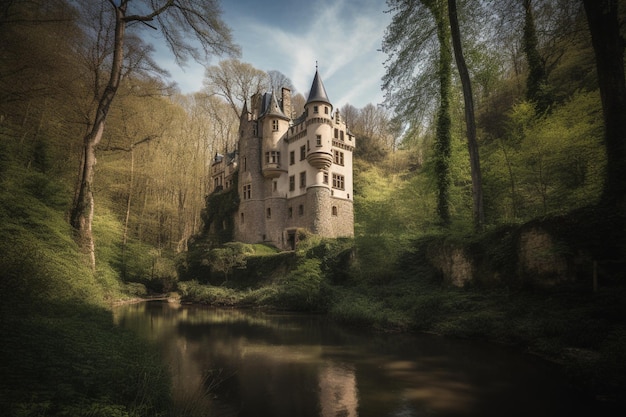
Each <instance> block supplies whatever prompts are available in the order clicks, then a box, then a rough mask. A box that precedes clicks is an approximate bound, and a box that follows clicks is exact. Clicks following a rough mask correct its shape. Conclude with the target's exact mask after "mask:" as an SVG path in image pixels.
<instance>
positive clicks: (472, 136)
mask: <svg viewBox="0 0 626 417" xmlns="http://www.w3.org/2000/svg"><path fill="white" fill-rule="evenodd" d="M448 17H449V19H450V30H451V33H452V44H453V46H454V57H455V60H456V66H457V68H458V70H459V75H460V78H461V84H462V87H463V99H464V100H465V124H466V129H467V132H466V133H467V147H468V150H469V156H470V167H471V175H472V200H473V218H474V228H475V229H476V230H477V231H480V230H482V228H483V224H484V223H485V211H484V207H483V186H482V175H481V172H480V155H479V152H478V139H477V136H476V118H475V116H474V95H473V93H472V83H471V80H470V76H469V71H468V70H467V64H466V63H465V57H464V56H463V49H462V47H461V31H460V29H459V20H458V17H457V11H456V0H448Z"/></svg>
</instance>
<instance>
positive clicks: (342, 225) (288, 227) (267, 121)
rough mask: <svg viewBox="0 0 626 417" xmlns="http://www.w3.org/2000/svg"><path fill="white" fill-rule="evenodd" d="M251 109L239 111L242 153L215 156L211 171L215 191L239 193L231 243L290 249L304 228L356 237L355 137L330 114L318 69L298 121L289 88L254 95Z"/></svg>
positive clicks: (325, 233) (331, 109)
mask: <svg viewBox="0 0 626 417" xmlns="http://www.w3.org/2000/svg"><path fill="white" fill-rule="evenodd" d="M250 104H251V108H250V110H248V106H247V103H245V104H244V107H243V110H242V112H241V118H240V124H239V143H238V149H237V151H236V152H232V153H230V154H228V153H227V154H226V155H219V154H217V155H216V156H215V159H214V161H213V164H212V166H211V184H212V191H219V190H228V189H230V188H232V187H234V186H235V185H236V186H237V188H238V193H239V207H238V209H237V211H236V212H235V214H234V215H233V218H232V227H233V238H234V240H236V241H239V242H246V243H258V242H266V243H271V244H273V245H275V246H276V247H278V248H281V249H286V250H291V249H294V248H295V245H296V241H297V236H298V234H297V231H298V230H302V229H304V230H307V231H309V232H311V233H314V234H317V235H320V236H323V237H331V238H335V237H351V236H353V235H354V210H353V198H354V194H353V189H352V153H353V151H354V147H355V138H354V135H352V134H351V133H350V132H349V130H348V128H347V127H346V124H345V122H344V121H343V120H342V119H341V116H340V114H339V111H338V110H336V111H334V112H333V105H332V104H331V102H330V100H329V99H328V95H327V94H326V89H325V88H324V84H323V83H322V79H321V78H320V75H319V73H318V71H317V69H316V71H315V77H314V78H313V83H312V85H311V90H310V91H309V96H308V99H307V101H306V103H305V105H304V113H303V114H302V115H300V116H298V117H296V118H293V116H292V106H291V91H290V90H289V89H287V88H283V89H282V91H281V92H280V97H277V95H276V94H275V93H274V92H272V93H265V94H255V95H253V96H252V97H251V103H250ZM235 176H236V178H235Z"/></svg>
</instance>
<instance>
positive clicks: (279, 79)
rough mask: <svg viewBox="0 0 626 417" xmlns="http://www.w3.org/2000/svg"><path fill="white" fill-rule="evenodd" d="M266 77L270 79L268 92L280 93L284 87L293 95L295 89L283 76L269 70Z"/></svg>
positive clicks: (278, 72)
mask: <svg viewBox="0 0 626 417" xmlns="http://www.w3.org/2000/svg"><path fill="white" fill-rule="evenodd" d="M267 75H268V77H270V90H271V91H274V92H275V93H280V90H281V89H282V88H283V87H285V88H288V89H290V90H291V92H292V93H295V89H296V88H295V87H294V86H293V83H292V82H291V80H290V79H289V77H287V76H286V75H285V74H283V73H282V72H280V71H276V70H269V71H268V72H267Z"/></svg>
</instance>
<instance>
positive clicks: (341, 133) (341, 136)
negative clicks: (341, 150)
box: [339, 130, 344, 142]
mask: <svg viewBox="0 0 626 417" xmlns="http://www.w3.org/2000/svg"><path fill="white" fill-rule="evenodd" d="M339 135H340V139H341V141H342V142H343V140H344V139H343V130H342V131H341V132H339Z"/></svg>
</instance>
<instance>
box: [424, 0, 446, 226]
mask: <svg viewBox="0 0 626 417" xmlns="http://www.w3.org/2000/svg"><path fill="white" fill-rule="evenodd" d="M422 2H423V3H424V5H425V6H426V7H428V9H429V10H430V11H431V13H432V14H433V17H434V18H435V22H436V25H437V39H438V41H439V67H438V69H437V70H438V74H437V75H438V77H439V95H440V103H439V111H438V112H437V127H436V132H435V175H436V181H437V214H438V215H439V220H440V221H441V224H442V225H443V226H446V227H447V226H449V225H450V154H451V145H450V143H451V126H452V121H451V119H450V84H451V80H450V79H451V77H452V74H451V69H450V68H451V67H450V66H451V63H452V52H451V51H450V41H449V32H448V30H447V25H446V22H445V14H444V13H445V9H444V7H445V5H444V3H443V1H436V0H435V1H433V0H429V1H425V0H422Z"/></svg>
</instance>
